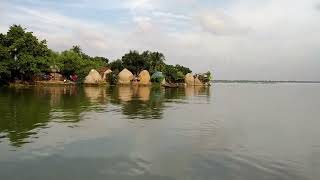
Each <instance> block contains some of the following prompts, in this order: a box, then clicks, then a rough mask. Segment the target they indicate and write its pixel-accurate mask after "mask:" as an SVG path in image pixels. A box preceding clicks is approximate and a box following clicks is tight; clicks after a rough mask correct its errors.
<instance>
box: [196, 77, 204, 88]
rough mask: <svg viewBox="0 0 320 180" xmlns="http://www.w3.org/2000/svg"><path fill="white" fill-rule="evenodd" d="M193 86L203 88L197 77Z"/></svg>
mask: <svg viewBox="0 0 320 180" xmlns="http://www.w3.org/2000/svg"><path fill="white" fill-rule="evenodd" d="M194 85H195V86H203V83H202V82H201V81H200V80H199V78H198V77H195V78H194Z"/></svg>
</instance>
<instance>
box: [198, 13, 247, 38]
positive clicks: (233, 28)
mask: <svg viewBox="0 0 320 180" xmlns="http://www.w3.org/2000/svg"><path fill="white" fill-rule="evenodd" d="M198 22H199V23H200V25H201V27H202V28H203V29H204V30H205V31H207V32H210V33H213V34H215V35H235V34H243V33H248V32H249V31H250V29H249V27H244V26H241V25H240V24H238V22H236V21H235V20H234V19H233V18H232V17H230V16H228V15H226V14H224V13H222V12H217V11H213V12H212V11H211V12H209V11H205V12H202V13H201V14H200V15H199V16H198Z"/></svg>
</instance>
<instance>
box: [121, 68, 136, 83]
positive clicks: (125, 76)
mask: <svg viewBox="0 0 320 180" xmlns="http://www.w3.org/2000/svg"><path fill="white" fill-rule="evenodd" d="M132 79H133V74H132V73H131V72H130V71H129V70H128V69H123V70H122V71H121V72H120V73H119V75H118V84H124V85H127V84H130V83H131V80H132Z"/></svg>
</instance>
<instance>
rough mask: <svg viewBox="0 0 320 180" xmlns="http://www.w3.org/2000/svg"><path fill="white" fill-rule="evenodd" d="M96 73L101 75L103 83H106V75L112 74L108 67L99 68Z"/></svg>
mask: <svg viewBox="0 0 320 180" xmlns="http://www.w3.org/2000/svg"><path fill="white" fill-rule="evenodd" d="M97 71H98V72H99V74H100V75H101V77H102V80H103V81H106V80H107V75H108V74H109V73H112V71H111V69H110V68H108V67H102V68H99V69H98V70H97Z"/></svg>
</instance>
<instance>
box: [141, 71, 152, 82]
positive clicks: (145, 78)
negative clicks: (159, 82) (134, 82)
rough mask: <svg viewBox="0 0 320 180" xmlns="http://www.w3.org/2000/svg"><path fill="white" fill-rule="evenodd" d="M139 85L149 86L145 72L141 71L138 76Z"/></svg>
mask: <svg viewBox="0 0 320 180" xmlns="http://www.w3.org/2000/svg"><path fill="white" fill-rule="evenodd" d="M138 79H139V85H149V84H150V79H151V77H150V74H149V72H148V71H147V70H143V71H141V72H140V74H139V77H138Z"/></svg>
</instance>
